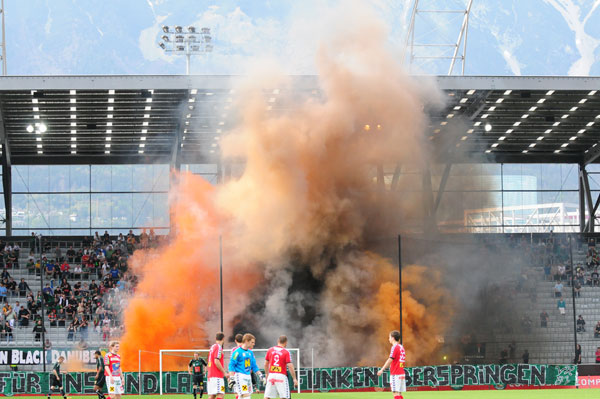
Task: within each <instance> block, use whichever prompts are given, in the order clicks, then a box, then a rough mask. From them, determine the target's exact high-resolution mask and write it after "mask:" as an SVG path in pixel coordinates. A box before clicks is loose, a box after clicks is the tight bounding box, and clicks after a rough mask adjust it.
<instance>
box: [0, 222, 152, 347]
mask: <svg viewBox="0 0 600 399" xmlns="http://www.w3.org/2000/svg"><path fill="white" fill-rule="evenodd" d="M162 239H164V238H161V236H157V235H155V234H154V231H153V230H152V229H151V230H150V231H149V232H148V233H147V232H146V231H145V230H143V231H142V233H141V234H140V235H139V236H136V235H134V234H133V232H132V231H130V232H129V234H127V235H125V236H124V235H123V234H119V236H118V237H116V238H115V237H110V235H109V234H108V232H105V233H104V234H103V235H99V234H98V232H96V233H95V235H94V236H93V237H86V238H84V239H83V240H82V245H81V247H78V248H74V247H73V246H70V247H69V248H68V249H67V250H66V251H64V250H63V249H61V248H60V247H58V246H55V247H52V246H51V245H50V243H49V240H48V242H47V243H46V244H44V245H43V248H39V240H37V238H36V237H35V235H32V240H31V251H30V252H29V256H28V258H27V261H26V265H25V268H26V269H27V270H28V273H29V274H30V275H37V276H39V275H40V274H41V273H43V274H44V280H45V281H47V283H46V284H45V286H44V287H43V289H38V288H37V287H34V288H32V287H30V286H29V284H28V283H27V282H26V281H25V279H20V281H19V282H18V283H17V282H16V281H15V280H14V278H13V277H12V276H11V274H10V272H11V271H12V270H14V269H19V268H20V265H19V256H20V251H21V248H20V247H19V246H18V245H16V244H14V245H11V244H4V243H0V248H3V249H2V250H1V251H0V253H1V254H2V256H3V260H4V267H3V270H2V275H1V279H0V280H1V282H0V301H1V302H2V303H3V308H2V316H1V320H0V339H2V340H3V341H11V340H13V339H14V337H15V335H17V334H18V331H19V330H20V329H25V328H29V329H32V332H33V333H35V335H34V337H35V340H36V341H39V340H40V339H41V333H42V332H46V331H47V329H46V327H51V328H54V327H56V328H61V329H65V330H66V332H67V334H66V336H67V340H69V341H80V344H81V343H82V342H85V341H86V340H87V337H88V332H89V330H90V329H94V330H96V331H97V332H98V333H100V334H101V336H102V339H103V340H105V341H107V340H109V339H110V337H114V336H119V335H120V334H121V330H122V319H121V315H122V310H123V308H124V305H125V300H126V298H127V294H129V293H131V292H133V291H134V290H135V286H136V284H137V279H136V277H135V276H134V275H132V274H129V273H127V260H128V257H129V256H130V255H131V254H132V253H133V251H134V250H135V249H138V248H149V247H153V246H157V245H159V244H160V241H161V240H162ZM40 252H41V254H40ZM90 280H91V281H90ZM9 298H14V299H16V301H15V303H14V304H11V303H10V302H11V301H9V300H8V299H9ZM42 303H43V304H44V318H45V322H44V323H42V315H41V308H42Z"/></svg>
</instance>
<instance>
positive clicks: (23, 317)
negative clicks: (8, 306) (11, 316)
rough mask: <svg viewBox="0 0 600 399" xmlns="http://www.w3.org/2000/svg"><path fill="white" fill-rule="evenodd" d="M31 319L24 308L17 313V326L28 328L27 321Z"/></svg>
mask: <svg viewBox="0 0 600 399" xmlns="http://www.w3.org/2000/svg"><path fill="white" fill-rule="evenodd" d="M30 318H31V312H29V309H27V308H26V307H23V308H22V309H21V310H20V311H19V326H21V327H29V319H30Z"/></svg>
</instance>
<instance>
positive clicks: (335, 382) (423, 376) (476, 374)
mask: <svg viewBox="0 0 600 399" xmlns="http://www.w3.org/2000/svg"><path fill="white" fill-rule="evenodd" d="M377 370H378V368H376V367H341V368H316V369H306V368H303V369H301V370H300V375H299V380H300V388H301V389H302V390H312V389H315V390H319V391H330V390H356V389H368V388H384V389H385V388H389V374H388V373H387V372H386V373H384V374H383V375H382V376H377ZM405 370H406V383H407V384H406V385H407V387H413V388H418V387H433V388H435V387H448V386H451V387H462V386H472V385H493V386H498V387H504V386H507V385H532V386H568V385H575V384H576V382H577V366H575V365H566V366H554V365H544V364H505V365H443V366H424V367H409V368H406V369H405ZM94 377H95V373H94V372H80V373H65V374H64V375H63V386H64V387H65V390H66V391H67V392H69V393H71V394H88V393H93V386H94ZM162 378H163V392H164V393H186V392H188V393H189V392H191V389H192V379H191V376H190V375H189V374H188V373H187V372H184V371H182V372H166V373H163V377H162ZM290 382H291V381H290ZM48 384H49V378H48V373H39V372H33V371H27V372H18V371H5V372H0V393H1V394H4V395H14V394H45V393H47V392H48V387H49V386H48ZM159 387H160V385H159V375H158V373H141V374H138V373H125V392H126V393H130V394H139V393H142V394H156V393H159ZM260 388H262V387H259V389H260Z"/></svg>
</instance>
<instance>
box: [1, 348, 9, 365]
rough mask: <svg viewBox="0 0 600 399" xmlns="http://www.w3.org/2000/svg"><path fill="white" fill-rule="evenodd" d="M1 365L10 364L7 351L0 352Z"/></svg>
mask: <svg viewBox="0 0 600 399" xmlns="http://www.w3.org/2000/svg"><path fill="white" fill-rule="evenodd" d="M0 364H8V352H7V351H1V352H0Z"/></svg>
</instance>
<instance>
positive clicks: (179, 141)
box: [171, 93, 190, 172]
mask: <svg viewBox="0 0 600 399" xmlns="http://www.w3.org/2000/svg"><path fill="white" fill-rule="evenodd" d="M189 94H190V93H187V95H186V96H185V98H184V99H183V103H182V104H180V105H179V108H180V109H181V114H180V115H179V121H178V122H177V130H176V131H175V135H174V137H173V148H172V149H171V169H175V170H176V171H178V172H179V170H180V169H181V147H182V145H183V136H184V134H185V126H186V124H185V122H186V119H187V118H186V115H187V112H186V110H185V108H184V107H185V104H186V102H187V98H188V96H189Z"/></svg>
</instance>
